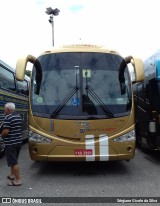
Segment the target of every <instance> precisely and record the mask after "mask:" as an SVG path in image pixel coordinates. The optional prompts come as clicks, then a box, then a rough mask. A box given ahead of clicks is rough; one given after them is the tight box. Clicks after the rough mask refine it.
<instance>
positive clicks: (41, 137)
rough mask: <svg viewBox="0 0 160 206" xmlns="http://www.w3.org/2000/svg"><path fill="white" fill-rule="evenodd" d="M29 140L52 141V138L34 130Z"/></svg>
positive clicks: (36, 141) (38, 141) (37, 141)
mask: <svg viewBox="0 0 160 206" xmlns="http://www.w3.org/2000/svg"><path fill="white" fill-rule="evenodd" d="M28 141H29V142H35V143H51V142H52V140H51V139H49V138H47V137H44V136H42V135H40V134H37V133H34V132H30V133H29V139H28Z"/></svg>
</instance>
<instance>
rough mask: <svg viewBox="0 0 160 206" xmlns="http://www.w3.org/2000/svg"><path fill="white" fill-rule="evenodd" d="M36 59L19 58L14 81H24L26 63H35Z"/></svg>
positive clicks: (31, 57)
mask: <svg viewBox="0 0 160 206" xmlns="http://www.w3.org/2000/svg"><path fill="white" fill-rule="evenodd" d="M35 61H36V58H35V57H34V56H32V55H28V56H26V57H22V58H19V59H18V60H17V64H16V79H17V80H19V81H23V80H24V76H25V71H26V66H27V63H28V62H31V63H33V64H34V63H35Z"/></svg>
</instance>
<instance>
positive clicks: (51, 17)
mask: <svg viewBox="0 0 160 206" xmlns="http://www.w3.org/2000/svg"><path fill="white" fill-rule="evenodd" d="M49 23H51V25H52V45H53V46H54V19H53V14H51V16H50V19H49Z"/></svg>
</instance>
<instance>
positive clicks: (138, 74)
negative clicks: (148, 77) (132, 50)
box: [125, 56, 144, 83]
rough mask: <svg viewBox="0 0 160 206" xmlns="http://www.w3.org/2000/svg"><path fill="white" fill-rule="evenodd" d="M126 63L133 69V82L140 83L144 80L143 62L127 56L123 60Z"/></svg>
mask: <svg viewBox="0 0 160 206" xmlns="http://www.w3.org/2000/svg"><path fill="white" fill-rule="evenodd" d="M125 61H126V63H127V64H128V63H131V64H132V66H133V67H134V73H135V80H134V83H136V82H142V81H143V80H144V65H143V61H142V60H141V59H139V58H134V57H132V56H128V57H126V58H125Z"/></svg>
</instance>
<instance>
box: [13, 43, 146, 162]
mask: <svg viewBox="0 0 160 206" xmlns="http://www.w3.org/2000/svg"><path fill="white" fill-rule="evenodd" d="M27 62H31V63H33V70H32V76H31V85H30V97H29V98H30V99H29V129H30V138H29V152H30V157H31V159H32V160H36V161H110V160H130V159H132V158H133V157H134V154H135V131H134V129H135V127H134V126H135V125H134V124H135V119H134V101H133V92H132V82H131V79H130V75H129V70H128V66H127V64H129V63H131V65H132V66H133V68H134V72H135V80H136V82H141V81H143V79H144V69H143V62H142V61H141V60H140V59H138V58H133V57H132V56H129V57H126V58H123V57H122V56H121V55H120V54H119V53H117V52H116V51H112V50H108V49H106V48H104V47H101V46H96V45H88V44H83V45H78V44H77V45H65V46H63V47H59V48H52V49H51V50H47V51H45V52H44V53H42V54H41V55H40V56H39V57H38V58H35V57H34V56H32V55H28V56H26V57H23V58H20V59H19V60H18V61H17V65H16V78H17V80H21V81H22V80H23V79H24V74H25V70H26V66H27Z"/></svg>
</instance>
